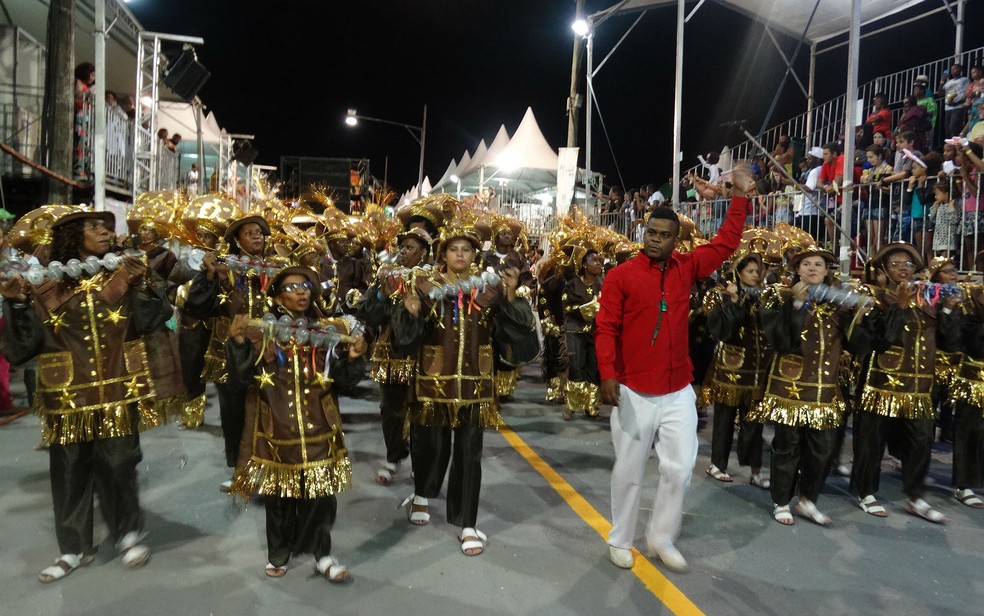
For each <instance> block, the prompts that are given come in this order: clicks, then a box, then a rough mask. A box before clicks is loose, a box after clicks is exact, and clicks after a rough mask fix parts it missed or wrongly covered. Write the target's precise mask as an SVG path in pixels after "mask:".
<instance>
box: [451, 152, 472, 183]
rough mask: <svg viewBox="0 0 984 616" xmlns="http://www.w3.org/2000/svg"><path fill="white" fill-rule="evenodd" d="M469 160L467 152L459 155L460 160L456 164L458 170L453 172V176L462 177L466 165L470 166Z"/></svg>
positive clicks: (469, 156)
mask: <svg viewBox="0 0 984 616" xmlns="http://www.w3.org/2000/svg"><path fill="white" fill-rule="evenodd" d="M471 160H472V157H471V154H469V153H468V150H465V153H464V154H462V155H461V160H460V161H459V162H458V168H457V169H456V170H455V172H454V173H455V175H457V176H458V177H461V176H463V175H464V174H465V169H467V168H468V165H470V164H471Z"/></svg>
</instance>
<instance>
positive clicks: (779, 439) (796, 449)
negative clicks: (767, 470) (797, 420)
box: [770, 424, 837, 505]
mask: <svg viewBox="0 0 984 616" xmlns="http://www.w3.org/2000/svg"><path fill="white" fill-rule="evenodd" d="M836 439H837V429H836V428H830V429H828V430H815V429H813V428H807V427H804V426H799V427H793V426H786V425H783V424H776V435H775V437H774V438H773V439H772V476H771V477H770V479H771V481H772V487H771V488H770V490H771V492H772V502H774V503H775V504H777V505H788V504H789V501H791V500H793V496H794V495H795V494H796V491H797V490H796V484H797V482H798V483H799V495H800V496H801V497H803V498H806V499H809V500H811V501H813V502H814V503H815V502H817V499H818V498H819V497H820V491H821V490H823V484H824V483H825V482H826V481H827V471H828V470H830V455H831V452H833V450H834V441H835V440H836ZM797 475H799V477H798V479H797Z"/></svg>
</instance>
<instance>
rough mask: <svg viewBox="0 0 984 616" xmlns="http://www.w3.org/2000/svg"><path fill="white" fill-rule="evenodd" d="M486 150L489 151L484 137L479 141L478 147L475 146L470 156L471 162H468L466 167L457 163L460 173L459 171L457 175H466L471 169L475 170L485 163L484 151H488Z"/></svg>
mask: <svg viewBox="0 0 984 616" xmlns="http://www.w3.org/2000/svg"><path fill="white" fill-rule="evenodd" d="M488 151H489V146H487V145H485V139H482V140H481V141H479V142H478V147H477V148H475V155H474V156H472V158H471V163H469V164H468V166H467V167H461V166H460V165H459V168H460V169H461V171H462V173H459V174H458V175H462V174H464V175H468V174H469V173H471V172H472V171H475V170H477V169H478V168H479V167H481V166H482V165H484V164H487V163H486V161H485V155H486V153H488Z"/></svg>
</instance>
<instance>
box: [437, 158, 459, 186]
mask: <svg viewBox="0 0 984 616" xmlns="http://www.w3.org/2000/svg"><path fill="white" fill-rule="evenodd" d="M457 173H458V161H456V160H455V159H453V158H452V159H451V163H450V164H449V165H448V168H447V170H446V171H445V172H444V175H442V176H441V179H440V180H438V181H437V184H434V190H437V189H438V188H441V187H442V186H445V185H447V184H450V183H451V176H452V175H457Z"/></svg>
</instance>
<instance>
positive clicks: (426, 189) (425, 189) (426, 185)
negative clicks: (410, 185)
mask: <svg viewBox="0 0 984 616" xmlns="http://www.w3.org/2000/svg"><path fill="white" fill-rule="evenodd" d="M433 190H434V188H433V187H432V186H431V181H430V178H429V177H427V176H426V175H425V176H424V181H423V182H421V183H420V193H419V194H420V196H421V197H426V196H427V195H429V194H431V191H433Z"/></svg>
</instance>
